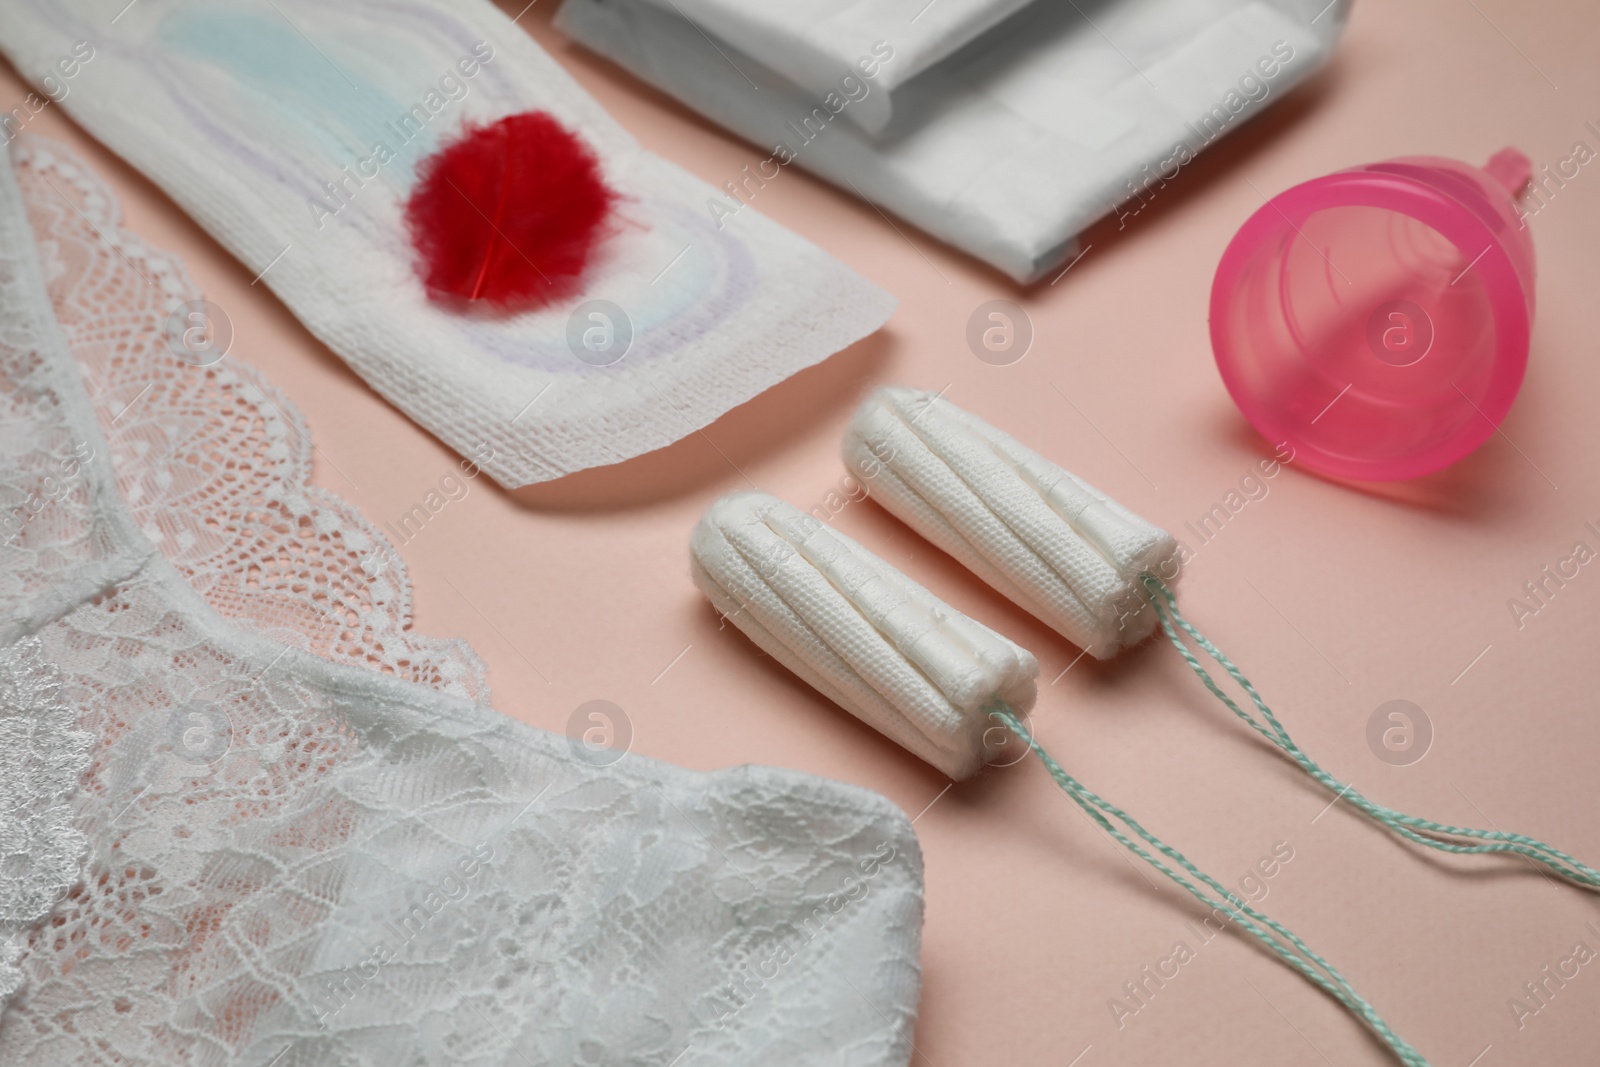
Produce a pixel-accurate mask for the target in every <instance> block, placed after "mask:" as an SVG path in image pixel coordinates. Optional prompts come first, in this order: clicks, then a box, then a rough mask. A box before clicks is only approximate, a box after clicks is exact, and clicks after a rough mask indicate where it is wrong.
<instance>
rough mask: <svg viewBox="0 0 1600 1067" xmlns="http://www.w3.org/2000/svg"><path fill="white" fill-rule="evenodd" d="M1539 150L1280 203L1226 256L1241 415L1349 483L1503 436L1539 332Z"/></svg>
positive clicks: (1364, 172)
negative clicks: (1535, 159) (1529, 206)
mask: <svg viewBox="0 0 1600 1067" xmlns="http://www.w3.org/2000/svg"><path fill="white" fill-rule="evenodd" d="M1529 174H1530V166H1529V163H1528V159H1527V157H1526V156H1524V155H1522V154H1521V153H1519V152H1517V151H1515V150H1514V149H1510V148H1508V149H1505V150H1504V151H1502V152H1500V153H1498V154H1497V155H1495V157H1494V158H1493V159H1491V160H1490V161H1489V163H1488V164H1487V165H1486V166H1485V167H1483V168H1482V169H1479V168H1477V167H1469V166H1467V165H1466V164H1465V163H1460V162H1457V161H1456V160H1453V159H1440V158H1436V157H1429V156H1411V157H1407V158H1404V159H1392V160H1389V161H1388V162H1385V163H1373V164H1370V165H1368V166H1364V167H1354V168H1352V169H1350V170H1342V171H1339V172H1337V173H1335V174H1329V175H1328V176H1326V177H1323V178H1317V179H1316V180H1314V181H1309V182H1306V183H1305V184H1304V185H1297V186H1295V187H1294V188H1293V189H1290V190H1288V191H1287V192H1283V193H1280V194H1278V195H1277V196H1275V197H1273V198H1272V200H1271V201H1269V202H1268V203H1267V204H1266V205H1265V206H1264V207H1262V208H1261V210H1259V211H1257V212H1256V213H1255V214H1254V215H1252V216H1250V219H1249V221H1248V222H1246V223H1245V224H1244V226H1243V227H1241V228H1240V230H1239V232H1238V233H1237V234H1235V235H1234V238H1233V240H1232V241H1231V242H1230V243H1229V245H1228V249H1227V251H1226V252H1224V253H1223V255H1222V262H1221V263H1220V264H1219V265H1218V267H1217V276H1216V279H1215V281H1213V283H1212V286H1211V347H1212V350H1213V351H1214V352H1215V353H1216V357H1217V366H1218V368H1219V369H1220V370H1221V371H1222V380H1223V381H1224V382H1225V383H1226V384H1227V387H1228V392H1229V393H1231V394H1232V395H1233V399H1234V402H1235V403H1236V404H1238V405H1239V409H1240V410H1241V411H1243V412H1244V415H1245V418H1247V419H1249V420H1250V422H1251V423H1252V424H1253V425H1254V426H1255V427H1256V429H1258V430H1260V431H1261V433H1263V434H1264V435H1266V437H1267V439H1268V440H1269V441H1271V442H1272V443H1273V444H1274V445H1276V444H1278V443H1280V442H1287V443H1288V444H1289V445H1290V446H1291V447H1293V449H1294V455H1295V462H1296V463H1304V464H1305V465H1306V466H1307V467H1310V468H1312V469H1313V470H1317V471H1320V472H1322V473H1324V474H1329V475H1332V476H1335V477H1340V478H1353V479H1360V480H1364V481H1393V480H1396V479H1400V478H1415V477H1417V476H1419V475H1423V474H1428V473H1430V472H1432V471H1436V470H1439V469H1441V468H1443V467H1447V466H1449V465H1450V464H1452V463H1454V462H1455V461H1456V460H1458V459H1461V458H1462V457H1463V456H1465V455H1467V453H1469V452H1471V451H1472V450H1473V449H1475V448H1477V447H1478V446H1479V445H1481V444H1482V443H1483V442H1484V441H1485V440H1486V439H1487V438H1488V437H1489V435H1490V434H1492V433H1494V431H1495V428H1496V427H1497V426H1499V424H1500V420H1501V419H1503V418H1504V417H1505V414H1506V412H1507V411H1508V410H1510V408H1511V402H1512V400H1514V399H1515V398H1516V395H1517V390H1518V388H1519V387H1520V386H1521V385H1522V375H1523V371H1524V370H1525V369H1526V367H1527V363H1528V336H1529V332H1530V331H1531V329H1532V327H1533V276H1534V259H1533V237H1532V235H1531V234H1530V233H1529V231H1528V229H1527V227H1526V225H1525V224H1524V223H1523V221H1522V218H1521V215H1520V214H1519V212H1518V211H1517V208H1516V194H1517V193H1518V192H1519V191H1520V190H1521V189H1522V188H1523V187H1524V186H1526V185H1527V183H1528V178H1529Z"/></svg>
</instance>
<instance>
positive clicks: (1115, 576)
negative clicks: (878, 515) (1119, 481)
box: [843, 387, 1179, 659]
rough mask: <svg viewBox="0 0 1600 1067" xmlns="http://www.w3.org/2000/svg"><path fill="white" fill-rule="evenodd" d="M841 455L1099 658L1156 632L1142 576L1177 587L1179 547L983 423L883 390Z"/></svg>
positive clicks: (899, 507) (902, 515)
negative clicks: (1147, 575) (1152, 577)
mask: <svg viewBox="0 0 1600 1067" xmlns="http://www.w3.org/2000/svg"><path fill="white" fill-rule="evenodd" d="M843 451H844V461H845V465H846V466H847V467H849V468H850V469H851V470H852V471H853V472H854V473H855V475H856V476H857V477H858V478H860V479H861V482H862V484H864V485H866V486H867V487H868V492H869V493H871V495H872V498H873V499H874V500H876V501H878V502H879V503H880V504H882V505H883V506H884V507H885V508H887V509H889V511H891V512H893V513H894V514H895V515H896V516H897V517H898V518H899V519H900V520H901V521H902V522H904V523H906V525H908V526H910V527H911V528H912V529H914V530H916V531H917V532H918V533H920V534H921V535H922V536H923V537H926V538H927V539H928V540H929V541H932V542H933V543H934V544H936V545H938V546H939V547H940V548H942V549H944V550H945V551H946V552H948V553H949V554H950V555H952V556H954V557H955V558H956V559H957V560H959V561H960V562H961V563H963V564H965V565H966V567H967V569H968V570H971V571H972V572H973V573H974V574H976V575H978V576H979V577H980V578H982V579H983V580H984V581H986V582H988V583H989V584H990V585H992V586H993V587H994V588H996V589H998V590H999V591H1000V592H1002V593H1004V594H1005V595H1006V596H1008V597H1010V598H1011V599H1012V600H1013V601H1015V602H1016V603H1017V604H1018V605H1019V606H1021V607H1023V608H1026V609H1027V610H1028V611H1030V612H1032V613H1033V614H1034V615H1037V616H1038V617H1039V618H1040V619H1041V620H1042V621H1044V622H1045V623H1047V624H1049V626H1050V627H1051V628H1052V629H1054V630H1055V631H1056V632H1058V633H1060V634H1061V635H1062V636H1063V637H1065V638H1066V639H1067V640H1069V641H1071V642H1072V643H1073V644H1075V645H1077V646H1078V647H1079V648H1082V649H1084V650H1085V651H1087V652H1088V653H1090V654H1091V655H1093V656H1094V657H1095V658H1097V659H1109V658H1110V657H1112V656H1114V655H1116V654H1117V652H1119V651H1120V650H1122V649H1124V648H1127V647H1128V646H1130V645H1134V644H1137V643H1139V642H1140V641H1143V640H1144V639H1145V638H1146V637H1149V636H1150V634H1151V633H1153V632H1154V631H1155V628H1156V626H1157V623H1158V620H1157V618H1156V614H1155V612H1154V611H1152V610H1151V608H1150V604H1149V602H1148V600H1147V599H1146V597H1145V595H1144V591H1143V589H1142V588H1141V586H1140V576H1141V575H1143V574H1146V573H1148V574H1152V575H1154V576H1155V577H1157V578H1159V579H1161V580H1162V581H1164V582H1166V583H1167V584H1168V585H1171V584H1173V583H1174V582H1176V581H1177V579H1178V574H1179V556H1178V544H1177V542H1176V541H1175V540H1173V538H1172V536H1171V535H1170V534H1168V533H1167V532H1166V531H1165V530H1162V529H1160V528H1159V527H1157V526H1154V525H1152V524H1150V523H1148V522H1146V521H1145V520H1144V519H1141V518H1140V517H1139V516H1137V515H1135V514H1134V513H1133V512H1131V511H1129V510H1128V509H1127V508H1124V507H1123V506H1122V505H1120V504H1118V503H1117V502H1116V501H1115V500H1112V499H1111V498H1110V497H1108V496H1106V495H1105V494H1104V493H1101V492H1100V491H1099V490H1097V489H1095V488H1094V487H1093V486H1091V485H1089V484H1088V483H1086V482H1084V481H1082V480H1080V479H1078V478H1076V477H1074V476H1073V475H1072V474H1070V473H1068V472H1067V471H1065V470H1062V469H1061V468H1060V467H1058V466H1056V465H1055V464H1054V463H1051V462H1050V461H1049V460H1047V459H1045V458H1044V457H1043V456H1041V455H1039V454H1038V453H1037V452H1034V451H1032V450H1030V449H1028V448H1026V447H1024V446H1023V445H1021V444H1019V443H1018V442H1017V441H1016V440H1015V439H1014V438H1012V437H1010V436H1009V435H1007V434H1004V433H1001V432H1000V431H999V430H997V429H995V428H994V427H993V426H990V425H989V424H988V423H986V422H984V421H983V420H982V419H979V418H977V417H976V416H974V415H971V414H969V413H967V412H965V411H962V410H961V409H960V408H958V407H956V406H955V405H954V404H951V403H950V402H949V401H947V400H944V399H942V398H941V397H938V396H936V395H934V394H933V393H927V392H923V391H921V390H918V389H902V388H893V387H890V388H885V389H880V390H878V391H877V392H876V393H874V394H872V396H870V397H868V398H867V401H866V403H864V404H863V405H862V406H861V410H860V411H858V412H857V413H856V417H855V419H854V420H853V421H852V422H851V424H850V429H849V430H848V431H847V432H846V434H845V438H844V449H843Z"/></svg>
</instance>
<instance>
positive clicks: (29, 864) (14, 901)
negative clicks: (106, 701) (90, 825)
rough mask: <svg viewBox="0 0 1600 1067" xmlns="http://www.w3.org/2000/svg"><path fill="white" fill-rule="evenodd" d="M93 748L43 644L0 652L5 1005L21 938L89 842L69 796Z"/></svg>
mask: <svg viewBox="0 0 1600 1067" xmlns="http://www.w3.org/2000/svg"><path fill="white" fill-rule="evenodd" d="M93 744H94V738H93V737H92V736H90V735H89V734H88V733H87V732H85V731H83V730H80V729H78V722H77V716H76V715H74V714H73V712H72V709H71V708H69V707H68V706H67V705H66V704H65V703H64V702H63V701H62V700H61V678H60V676H59V674H58V673H57V672H56V671H55V670H54V668H52V667H51V666H50V664H49V663H47V662H45V661H44V660H43V659H42V658H41V656H40V652H39V642H38V641H37V640H34V639H24V640H22V641H18V642H17V643H16V644H14V645H12V646H11V647H10V648H7V649H4V650H0V1004H3V1003H4V1002H5V1001H6V1000H7V999H8V998H9V997H10V996H11V994H13V993H15V992H16V991H17V987H18V986H20V985H21V984H22V972H21V971H19V970H18V969H17V968H16V961H17V959H18V957H19V956H21V954H22V944H21V939H20V938H19V937H18V934H20V933H21V932H22V931H24V930H26V929H27V928H28V927H29V926H30V925H32V924H33V923H35V922H37V921H38V920H39V919H42V918H44V916H46V915H48V914H49V913H50V909H51V908H53V907H54V906H55V903H56V900H57V899H58V898H59V897H60V896H61V893H62V891H63V890H65V889H66V888H67V887H68V886H70V885H72V884H73V883H74V882H76V881H77V880H78V874H79V871H80V867H81V865H82V863H83V853H84V839H83V834H82V833H81V832H79V831H78V829H77V828H76V827H74V826H73V825H72V805H71V804H70V803H69V798H70V797H71V796H72V792H73V790H74V788H76V786H77V784H78V776H79V775H81V774H82V773H83V771H84V769H85V768H86V767H88V766H89V749H90V746H92V745H93Z"/></svg>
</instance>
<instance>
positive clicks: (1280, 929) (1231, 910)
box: [989, 707, 1428, 1067]
mask: <svg viewBox="0 0 1600 1067" xmlns="http://www.w3.org/2000/svg"><path fill="white" fill-rule="evenodd" d="M989 714H990V715H992V716H993V717H994V718H995V719H997V720H999V721H1000V723H1001V724H1003V725H1004V726H1005V727H1006V728H1007V729H1009V730H1010V731H1011V732H1012V733H1014V734H1016V735H1017V737H1019V738H1021V739H1022V741H1023V743H1024V744H1026V745H1027V746H1028V747H1029V748H1030V749H1032V750H1033V752H1034V753H1035V754H1036V755H1037V756H1038V757H1039V759H1040V760H1041V761H1043V763H1044V765H1045V768H1046V769H1047V770H1049V772H1050V777H1052V778H1054V779H1055V780H1056V784H1057V785H1059V786H1060V787H1061V791H1062V792H1064V793H1066V794H1067V796H1069V797H1071V798H1072V799H1073V801H1074V802H1076V803H1077V805H1078V807H1080V808H1082V809H1083V810H1084V811H1085V812H1087V813H1088V815H1089V817H1090V818H1091V819H1093V820H1094V821H1095V822H1096V823H1098V824H1099V826H1100V828H1101V829H1103V830H1104V831H1106V833H1108V834H1110V835H1111V836H1112V837H1114V838H1116V839H1117V840H1118V841H1119V842H1121V843H1122V845H1123V847H1124V848H1126V849H1128V850H1129V851H1130V852H1132V853H1133V854H1134V855H1136V856H1138V857H1139V858H1141V859H1143V860H1144V861H1145V862H1146V863H1148V864H1150V865H1151V866H1152V867H1154V868H1155V869H1156V870H1158V871H1160V872H1161V873H1162V874H1164V875H1166V876H1167V877H1168V878H1170V879H1172V881H1174V882H1176V883H1177V884H1178V885H1180V886H1182V887H1183V888H1184V889H1185V890H1186V891H1187V892H1188V893H1189V895H1190V896H1192V897H1194V898H1195V899H1196V900H1198V901H1200V903H1202V904H1204V905H1205V906H1206V907H1208V908H1211V909H1212V910H1214V911H1221V912H1224V913H1225V914H1227V915H1229V916H1230V917H1232V918H1233V919H1234V920H1235V921H1237V922H1238V923H1239V925H1240V926H1241V927H1242V928H1243V929H1244V930H1246V931H1247V932H1248V933H1249V934H1250V936H1252V937H1254V938H1255V939H1256V940H1257V941H1259V942H1261V944H1262V945H1264V946H1266V947H1267V948H1268V949H1269V950H1271V951H1272V953H1273V954H1274V955H1276V956H1277V957H1278V958H1279V959H1282V960H1283V961H1284V962H1285V963H1287V964H1288V965H1289V966H1291V967H1293V968H1294V969H1295V970H1297V971H1299V972H1300V973H1301V974H1302V975H1304V976H1305V977H1306V978H1307V979H1309V980H1310V981H1311V982H1313V983H1315V984H1316V985H1317V986H1319V987H1320V988H1322V989H1323V990H1325V991H1327V992H1328V993H1330V994H1332V995H1333V996H1334V997H1335V998H1337V999H1338V1001H1339V1002H1340V1003H1341V1004H1343V1005H1344V1006H1345V1007H1346V1008H1347V1009H1349V1010H1350V1012H1351V1014H1353V1015H1355V1016H1356V1017H1357V1018H1358V1019H1360V1020H1361V1021H1362V1022H1364V1023H1366V1024H1367V1026H1369V1027H1370V1028H1371V1029H1372V1031H1373V1033H1375V1034H1377V1035H1378V1036H1379V1037H1380V1038H1382V1039H1383V1041H1384V1043H1385V1044H1387V1045H1388V1046H1389V1047H1390V1048H1391V1049H1393V1050H1394V1054H1395V1056H1396V1057H1397V1058H1398V1059H1399V1060H1400V1062H1401V1063H1404V1064H1407V1065H1408V1067H1427V1065H1428V1061H1427V1060H1425V1059H1423V1058H1422V1055H1421V1054H1420V1053H1419V1052H1417V1050H1416V1049H1414V1048H1412V1047H1411V1046H1410V1045H1408V1044H1406V1042H1405V1040H1404V1039H1403V1038H1401V1037H1400V1035H1398V1034H1396V1033H1395V1032H1394V1031H1393V1030H1391V1029H1390V1028H1389V1024H1388V1023H1386V1022H1384V1021H1383V1019H1382V1018H1381V1017H1380V1016H1379V1015H1378V1013H1377V1012H1376V1011H1374V1010H1373V1007H1372V1005H1371V1004H1369V1003H1367V1001H1366V1000H1365V999H1364V998H1363V997H1362V996H1361V995H1360V994H1359V993H1357V992H1356V991H1355V990H1354V989H1352V988H1351V987H1350V983H1349V982H1347V981H1345V979H1344V976H1343V975H1341V974H1340V973H1339V972H1338V971H1337V970H1335V969H1334V967H1333V965H1332V964H1331V963H1329V962H1328V961H1327V960H1325V959H1323V958H1322V957H1321V956H1319V955H1317V953H1315V952H1313V951H1312V950H1311V949H1310V948H1309V947H1307V945H1306V943H1305V942H1304V941H1302V940H1300V938H1299V937H1298V936H1297V935H1296V934H1295V933H1294V932H1293V931H1292V930H1290V929H1289V928H1288V927H1286V926H1284V925H1283V924H1282V923H1280V922H1278V921H1276V920H1274V919H1271V918H1268V917H1267V916H1266V915H1263V914H1262V913H1261V912H1259V911H1257V910H1256V909H1255V908H1252V907H1251V906H1250V905H1249V904H1246V903H1245V902H1244V901H1243V900H1241V899H1240V898H1239V897H1238V896H1237V895H1236V894H1234V893H1231V892H1229V891H1228V890H1227V889H1226V888H1224V887H1223V886H1222V884H1221V883H1220V882H1218V881H1217V880H1216V879H1215V878H1212V877H1211V876H1210V875H1208V874H1206V873H1205V872H1204V871H1202V870H1200V869H1199V868H1198V867H1196V866H1195V865H1194V864H1193V863H1190V862H1189V860H1188V859H1187V858H1185V857H1184V855H1183V854H1182V853H1181V852H1179V851H1178V850H1177V849H1175V848H1173V847H1172V846H1171V845H1168V844H1166V843H1165V842H1163V841H1161V840H1160V839H1159V838H1157V837H1156V836H1155V835H1154V834H1152V833H1150V831H1148V830H1146V829H1145V828H1144V827H1143V826H1140V825H1139V823H1138V822H1136V821H1135V820H1134V819H1133V817H1132V816H1131V815H1129V814H1128V813H1127V812H1125V811H1123V810H1122V809H1121V808H1119V807H1117V806H1116V805H1115V804H1112V803H1111V802H1110V801H1108V800H1106V799H1104V798H1103V797H1100V796H1098V795H1096V794H1095V793H1093V792H1092V791H1090V790H1089V789H1088V788H1086V787H1085V786H1084V785H1083V783H1081V782H1079V781H1078V780H1077V779H1076V778H1074V777H1072V775H1070V774H1068V773H1067V772H1066V771H1065V770H1064V769H1063V768H1062V767H1061V765H1060V764H1059V763H1057V762H1056V761H1055V760H1054V759H1052V758H1051V756H1050V753H1048V752H1046V751H1045V750H1044V748H1043V747H1042V746H1040V744H1039V742H1038V741H1036V740H1034V738H1033V737H1032V736H1031V735H1030V734H1029V733H1028V732H1027V730H1025V729H1024V728H1023V726H1022V723H1021V722H1019V721H1018V720H1017V717H1016V714H1015V713H1014V712H1012V711H1011V709H1009V708H1005V707H995V708H991V709H989ZM1108 816H1109V818H1108ZM1112 819H1116V820H1117V821H1118V822H1120V823H1122V824H1123V825H1125V826H1126V827H1127V828H1128V829H1129V830H1131V831H1133V833H1135V834H1136V835H1138V836H1139V837H1140V838H1141V839H1143V840H1144V842H1145V843H1146V844H1148V845H1149V846H1150V847H1151V848H1153V849H1155V851H1156V852H1159V853H1160V854H1161V855H1163V856H1165V857H1167V859H1170V860H1172V861H1173V862H1174V863H1176V864H1177V865H1178V866H1179V867H1181V868H1183V870H1185V871H1187V872H1189V874H1192V875H1193V876H1194V877H1195V878H1197V879H1199V880H1200V881H1201V882H1204V883H1205V885H1206V886H1208V887H1209V888H1210V889H1211V890H1213V891H1215V893H1216V896H1213V895H1211V893H1208V892H1207V891H1206V890H1205V889H1202V888H1201V887H1200V886H1198V885H1195V884H1194V882H1192V881H1190V880H1189V879H1188V878H1185V877H1184V876H1183V875H1182V874H1180V873H1179V872H1178V871H1176V870H1174V869H1173V868H1172V867H1169V866H1168V865H1167V864H1166V863H1164V862H1162V861H1161V860H1160V859H1157V858H1156V857H1155V856H1153V855H1151V853H1150V851H1149V850H1148V849H1146V848H1145V847H1144V846H1143V845H1140V844H1139V843H1138V842H1137V841H1134V840H1133V839H1132V838H1130V837H1129V836H1128V835H1127V834H1125V833H1123V831H1122V830H1120V829H1118V828H1117V827H1116V825H1114V824H1113V823H1112V821H1111V820H1112Z"/></svg>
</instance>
